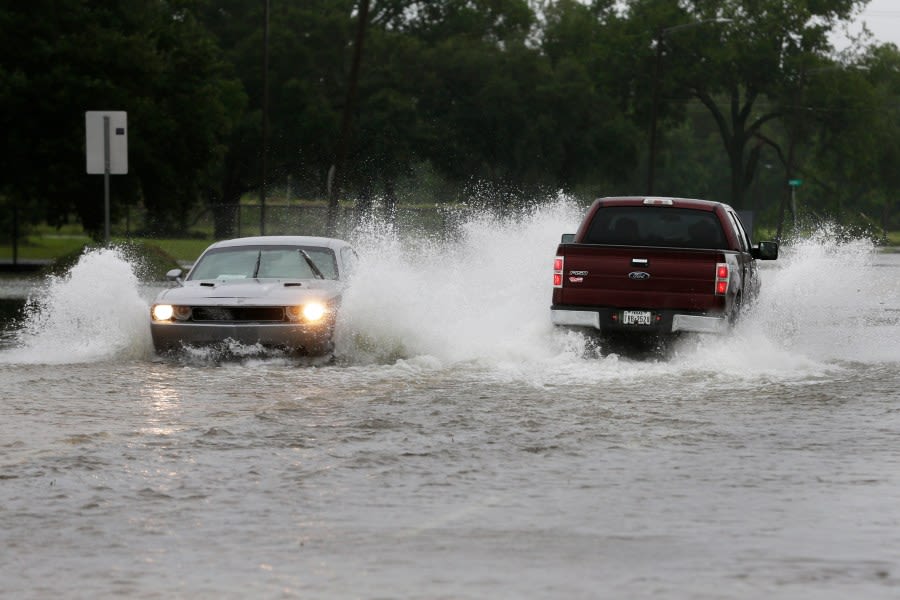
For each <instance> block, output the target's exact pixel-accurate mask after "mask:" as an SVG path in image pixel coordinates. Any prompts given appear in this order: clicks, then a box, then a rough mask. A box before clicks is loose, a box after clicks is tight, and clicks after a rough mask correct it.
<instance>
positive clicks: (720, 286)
mask: <svg viewBox="0 0 900 600" xmlns="http://www.w3.org/2000/svg"><path fill="white" fill-rule="evenodd" d="M727 292H728V264H727V263H718V264H716V296H724V295H725V294H726V293H727Z"/></svg>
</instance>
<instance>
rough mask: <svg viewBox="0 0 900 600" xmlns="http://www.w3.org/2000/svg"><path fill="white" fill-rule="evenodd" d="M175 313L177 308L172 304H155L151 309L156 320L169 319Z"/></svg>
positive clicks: (151, 313)
mask: <svg viewBox="0 0 900 600" xmlns="http://www.w3.org/2000/svg"><path fill="white" fill-rule="evenodd" d="M173 314H175V310H174V308H173V307H172V305H171V304H154V305H153V308H151V309H150V316H152V317H153V320H154V321H169V320H171V318H172V315H173Z"/></svg>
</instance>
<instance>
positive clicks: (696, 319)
mask: <svg viewBox="0 0 900 600" xmlns="http://www.w3.org/2000/svg"><path fill="white" fill-rule="evenodd" d="M726 326H727V323H726V321H725V319H723V318H720V317H702V316H699V315H673V316H672V331H693V332H695V333H722V332H723V331H725V328H726Z"/></svg>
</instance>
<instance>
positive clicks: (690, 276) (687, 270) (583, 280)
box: [554, 244, 726, 310]
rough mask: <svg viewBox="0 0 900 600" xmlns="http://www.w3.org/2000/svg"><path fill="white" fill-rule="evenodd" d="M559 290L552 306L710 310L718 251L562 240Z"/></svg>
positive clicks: (718, 302)
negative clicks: (566, 241) (560, 284)
mask: <svg viewBox="0 0 900 600" xmlns="http://www.w3.org/2000/svg"><path fill="white" fill-rule="evenodd" d="M557 254H558V256H563V257H564V264H563V281H562V288H560V289H557V290H556V291H557V292H558V294H557V295H555V297H554V303H555V304H564V305H569V306H591V305H593V306H616V307H631V306H633V307H643V308H661V309H662V308H668V309H686V310H709V309H715V308H722V306H723V299H722V297H720V296H716V295H715V278H716V264H717V263H720V262H725V261H726V258H725V255H724V253H723V252H721V251H717V250H692V249H680V248H655V247H644V246H602V245H594V244H564V245H561V246H560V247H559V250H558V252H557Z"/></svg>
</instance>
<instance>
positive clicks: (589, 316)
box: [550, 306, 728, 335]
mask: <svg viewBox="0 0 900 600" xmlns="http://www.w3.org/2000/svg"><path fill="white" fill-rule="evenodd" d="M649 312H651V313H652V314H653V321H652V323H651V324H650V325H623V324H622V320H621V318H620V317H621V313H622V310H620V309H615V308H596V309H586V308H581V307H578V308H568V307H559V306H554V307H551V309H550V319H551V321H552V323H553V324H554V325H560V326H565V327H587V328H592V329H596V330H599V331H601V332H603V333H619V332H621V333H636V334H640V333H645V334H652V335H661V334H667V333H676V332H679V331H686V332H694V333H723V332H724V331H726V330H727V329H728V322H727V320H726V319H725V318H724V317H723V316H716V315H708V314H694V313H687V312H683V311H677V310H669V309H665V310H663V309H652V310H650V311H649Z"/></svg>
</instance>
